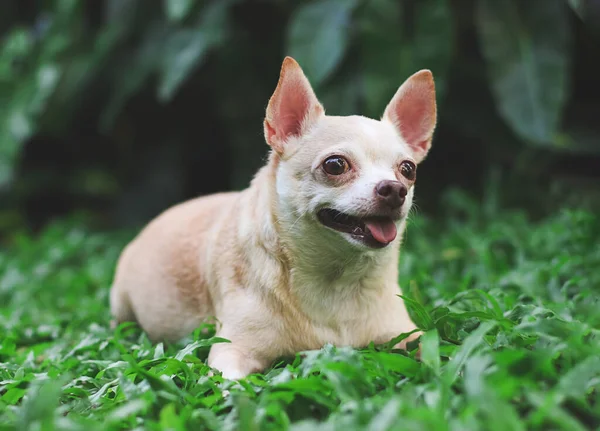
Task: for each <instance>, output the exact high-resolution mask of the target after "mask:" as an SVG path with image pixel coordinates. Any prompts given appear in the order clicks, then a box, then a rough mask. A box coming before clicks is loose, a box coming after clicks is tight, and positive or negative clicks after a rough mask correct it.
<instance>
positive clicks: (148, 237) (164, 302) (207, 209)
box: [110, 193, 239, 340]
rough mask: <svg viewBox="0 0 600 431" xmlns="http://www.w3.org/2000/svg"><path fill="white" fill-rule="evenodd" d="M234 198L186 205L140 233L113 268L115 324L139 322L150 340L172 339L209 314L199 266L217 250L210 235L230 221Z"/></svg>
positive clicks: (205, 199) (208, 198) (217, 197)
mask: <svg viewBox="0 0 600 431" xmlns="http://www.w3.org/2000/svg"><path fill="white" fill-rule="evenodd" d="M238 196H239V193H220V194H215V195H210V196H206V197H201V198H197V199H193V200H190V201H187V202H184V203H182V204H179V205H176V206H174V207H172V208H170V209H168V210H167V211H165V212H163V213H162V214H161V215H159V216H158V217H156V218H155V219H154V220H153V221H152V222H150V224H148V226H146V227H145V228H144V229H143V230H142V231H141V232H140V233H139V235H138V236H137V237H136V238H135V239H134V240H133V241H132V242H131V243H130V244H129V245H128V246H127V247H126V248H125V250H124V251H123V253H122V254H121V257H120V259H119V262H118V265H117V269H116V273H115V279H114V283H113V287H112V289H111V296H110V302H111V312H112V314H113V316H114V317H115V321H116V323H120V322H124V321H137V322H138V323H139V324H140V325H141V326H142V328H143V329H144V330H145V331H146V332H147V333H148V335H149V336H150V338H151V339H154V340H165V339H166V340H174V339H178V338H181V337H182V336H184V335H185V334H187V333H189V332H191V331H192V330H193V329H195V328H196V327H198V326H199V325H200V323H201V322H202V320H203V319H204V318H205V317H207V316H211V315H213V309H212V302H211V298H210V295H209V292H208V290H207V287H206V283H205V281H204V277H205V275H204V274H202V273H201V271H200V262H201V260H202V259H203V258H204V256H205V255H206V254H207V253H210V252H211V250H210V247H214V246H215V245H216V246H218V244H219V242H217V243H216V244H215V242H214V241H209V240H208V236H209V235H211V234H214V233H215V231H216V230H217V229H215V226H216V225H217V224H220V223H223V222H226V219H228V218H230V217H232V216H233V214H234V212H233V211H232V209H233V207H234V206H235V203H236V199H237V197H238ZM222 240H223V241H227V239H226V238H223V239H222Z"/></svg>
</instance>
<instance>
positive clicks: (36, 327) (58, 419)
mask: <svg viewBox="0 0 600 431" xmlns="http://www.w3.org/2000/svg"><path fill="white" fill-rule="evenodd" d="M456 196H458V195H455V197H454V198H451V199H449V200H448V202H449V203H448V213H449V215H447V216H446V217H445V219H444V220H445V221H444V222H440V221H434V220H430V219H428V218H426V217H422V216H419V217H415V218H414V219H413V220H412V222H411V225H410V226H409V228H408V233H407V237H406V241H405V243H406V244H405V249H404V250H403V252H402V257H401V262H400V274H401V275H400V277H401V284H402V286H403V287H404V295H405V296H406V297H407V302H408V303H409V307H410V310H411V313H412V314H413V316H414V319H415V321H416V322H417V323H418V324H419V326H420V327H421V328H423V329H424V330H425V334H424V336H423V337H422V345H423V348H422V353H421V360H420V361H419V360H416V359H415V350H411V352H409V353H403V352H398V351H392V350H390V347H389V346H369V347H367V348H365V349H363V350H360V351H357V350H352V349H348V348H336V347H333V346H326V347H325V348H323V349H322V350H319V351H312V352H304V353H301V354H299V355H298V356H297V357H296V358H289V359H284V360H282V362H281V363H279V364H277V365H276V366H275V367H274V368H273V369H271V370H268V372H267V373H266V374H265V375H255V376H251V377H249V378H248V379H245V380H243V381H241V382H240V383H232V382H229V381H223V379H222V378H221V377H219V376H214V377H209V376H208V375H207V373H208V371H209V369H208V368H207V367H206V365H205V364H204V359H205V358H206V355H207V352H208V347H209V346H210V345H211V344H212V343H215V342H219V341H221V340H218V339H215V338H211V333H212V332H211V328H204V329H208V331H202V330H200V329H199V330H198V331H196V332H195V333H194V334H193V336H190V338H189V339H188V340H186V341H184V342H182V343H180V344H178V345H172V346H164V345H162V344H158V345H151V344H150V343H149V342H148V340H147V338H146V337H145V336H144V335H143V334H141V333H140V331H139V329H137V328H136V327H135V325H132V324H125V325H121V326H120V327H119V328H118V329H117V330H116V331H111V330H110V329H109V315H108V305H107V296H108V287H109V285H110V281H111V278H112V272H113V266H114V263H115V260H116V258H117V256H118V253H119V251H120V248H121V246H122V245H123V244H124V243H125V241H126V240H127V239H128V238H129V237H130V236H131V234H130V233H127V232H124V233H122V234H99V233H93V232H90V231H88V230H86V229H83V228H80V227H77V224H74V223H58V224H53V225H52V226H50V227H48V228H47V229H46V230H45V231H44V232H43V233H42V234H41V236H39V237H36V238H32V237H30V236H29V235H14V236H13V237H12V239H11V240H10V248H9V249H8V250H6V251H3V252H1V253H0V303H1V304H2V307H1V308H0V327H2V328H3V331H5V332H4V333H3V334H2V338H1V341H0V343H1V344H0V424H2V425H3V427H4V428H3V429H21V430H31V429H44V430H51V429H57V430H58V429H60V430H79V429H80V430H94V429H98V430H107V429H149V430H167V429H169V430H184V429H198V430H200V429H214V430H227V429H230V430H258V429H294V430H313V429H324V430H338V429H339V430H354V429H368V430H392V429H393V430H427V431H431V430H488V429H489V430H498V431H504V430H525V429H535V430H547V429H557V430H558V429H560V430H569V431H570V430H583V429H597V427H598V426H600V413H599V412H600V399H599V398H598V391H599V390H600V338H599V337H600V333H599V330H600V295H599V290H598V289H599V286H600V272H598V271H597V268H598V267H599V266H600V248H599V247H598V239H599V238H600V221H599V220H598V218H597V217H596V216H595V215H594V214H591V213H589V212H587V211H583V210H574V209H573V210H564V211H561V212H558V213H556V214H555V215H553V216H551V217H548V218H547V219H545V220H542V221H539V222H531V221H530V220H528V218H527V217H526V216H525V214H524V213H522V212H510V211H503V210H500V209H499V208H497V207H490V205H489V204H487V205H481V204H480V203H476V202H473V201H469V200H466V199H464V198H462V199H459V198H457V197H456ZM452 214H453V215H452ZM225 391H229V393H228V394H227V392H225Z"/></svg>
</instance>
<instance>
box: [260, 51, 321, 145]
mask: <svg viewBox="0 0 600 431" xmlns="http://www.w3.org/2000/svg"><path fill="white" fill-rule="evenodd" d="M324 112H325V111H324V109H323V106H322V105H321V104H320V103H319V101H318V100H317V96H315V93H314V91H313V89H312V87H311V86H310V83H309V82H308V79H306V76H304V72H302V69H301V68H300V66H299V65H298V63H296V60H294V59H293V58H291V57H286V58H285V60H283V65H282V66H281V74H280V76H279V82H278V83H277V88H276V89H275V92H274V93H273V96H271V99H270V100H269V106H267V115H266V118H265V122H264V126H265V139H266V140H267V143H268V144H269V145H270V146H271V147H272V148H273V149H274V150H275V151H277V152H278V153H279V154H281V153H282V152H283V149H284V146H285V142H286V141H287V140H288V138H290V137H291V136H301V135H302V134H303V133H305V132H306V131H307V130H308V129H309V128H310V127H311V126H312V125H313V124H314V123H315V122H316V120H317V119H318V118H319V117H320V116H321V115H323V114H324Z"/></svg>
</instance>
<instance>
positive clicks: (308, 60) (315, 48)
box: [287, 0, 356, 86]
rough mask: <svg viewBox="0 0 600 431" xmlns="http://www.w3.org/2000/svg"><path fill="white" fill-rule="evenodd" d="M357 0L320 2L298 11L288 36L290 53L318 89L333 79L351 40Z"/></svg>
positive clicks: (306, 5) (305, 6)
mask: <svg viewBox="0 0 600 431" xmlns="http://www.w3.org/2000/svg"><path fill="white" fill-rule="evenodd" d="M355 4H356V0H318V1H314V2H310V3H307V4H305V5H303V6H301V7H300V8H298V9H297V10H296V11H295V12H294V15H293V16H292V18H291V23H290V24H289V27H288V34H287V53H288V55H290V56H292V57H294V58H295V59H296V61H298V63H299V64H300V66H301V67H302V68H303V70H304V72H305V73H306V76H307V77H308V79H309V80H310V81H311V83H312V84H313V85H315V86H317V85H319V84H320V83H322V82H323V81H324V80H325V79H327V78H328V77H329V75H330V74H331V72H333V70H334V69H335V67H336V66H337V65H338V63H339V62H340V61H341V59H342V58H343V56H344V53H345V52H346V48H347V46H348V42H349V40H350V18H351V16H350V15H351V12H352V10H353V8H354V6H355Z"/></svg>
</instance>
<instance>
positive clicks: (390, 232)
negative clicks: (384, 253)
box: [365, 220, 397, 244]
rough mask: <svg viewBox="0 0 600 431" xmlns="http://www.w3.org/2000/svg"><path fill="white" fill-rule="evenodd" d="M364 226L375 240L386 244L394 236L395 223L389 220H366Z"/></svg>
mask: <svg viewBox="0 0 600 431" xmlns="http://www.w3.org/2000/svg"><path fill="white" fill-rule="evenodd" d="M365 226H366V227H367V229H368V230H369V232H371V235H373V238H375V240H376V241H377V242H381V243H383V244H388V243H390V242H392V241H393V240H394V239H395V238H396V233H397V232H396V225H395V224H394V222H393V221H391V220H377V221H367V222H365Z"/></svg>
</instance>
